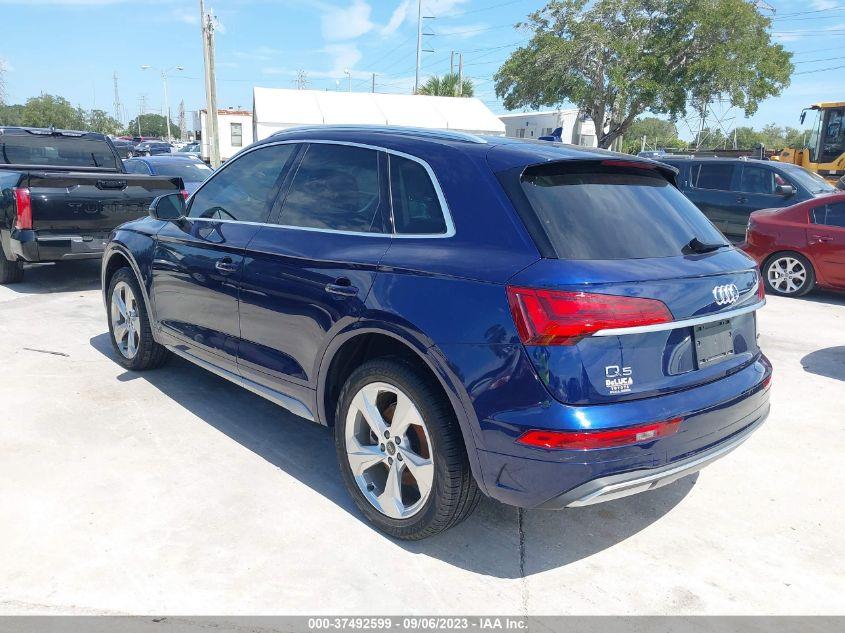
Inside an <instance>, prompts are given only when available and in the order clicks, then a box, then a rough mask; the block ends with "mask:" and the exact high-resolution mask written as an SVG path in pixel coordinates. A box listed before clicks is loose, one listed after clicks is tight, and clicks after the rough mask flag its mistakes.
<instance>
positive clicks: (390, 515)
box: [335, 358, 481, 540]
mask: <svg viewBox="0 0 845 633" xmlns="http://www.w3.org/2000/svg"><path fill="white" fill-rule="evenodd" d="M335 446H336V449H337V457H338V460H339V462H340V470H341V473H342V475H343V481H344V484H345V485H346V488H347V490H348V491H349V493H350V494H351V495H352V498H353V499H354V501H355V504H356V505H357V506H358V508H359V509H360V510H361V512H362V513H363V514H364V515H365V516H366V517H367V519H368V520H369V521H370V522H371V523H373V524H374V525H375V526H376V527H377V528H378V529H379V530H381V531H383V532H385V533H387V534H389V535H391V536H394V537H396V538H400V539H405V540H418V539H422V538H426V537H428V536H432V535H434V534H437V533H438V532H441V531H443V530H445V529H447V528H450V527H452V526H453V525H455V524H457V523H459V522H461V521H463V520H464V519H465V518H466V517H467V516H469V514H470V513H471V512H472V511H473V510H474V509H475V507H476V505H478V501H479V500H480V498H481V492H480V491H479V490H478V486H477V485H476V483H475V479H473V476H472V472H471V471H470V467H469V461H468V459H467V454H466V448H465V446H464V443H463V438H462V436H461V431H460V428H459V427H458V421H457V419H456V417H455V412H454V410H453V409H452V406H451V404H450V403H449V400H448V399H447V398H446V396H445V395H444V394H443V393H442V391H441V390H440V389H439V388H438V386H437V385H435V384H434V383H433V380H432V379H431V378H430V377H429V376H427V375H426V374H424V373H423V372H421V371H420V370H419V369H418V368H417V367H415V366H414V365H413V364H411V363H409V362H408V361H405V360H403V359H399V358H381V359H376V360H372V361H369V362H367V363H365V364H364V365H362V366H361V367H359V368H358V369H357V370H355V371H354V372H353V373H352V375H351V376H350V377H349V379H348V380H347V381H346V384H345V385H344V387H343V389H342V391H341V393H340V397H339V398H338V405H337V414H336V417H335Z"/></svg>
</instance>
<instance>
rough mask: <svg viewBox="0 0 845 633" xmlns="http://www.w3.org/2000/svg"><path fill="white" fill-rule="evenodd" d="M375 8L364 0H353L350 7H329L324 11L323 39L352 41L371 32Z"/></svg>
mask: <svg viewBox="0 0 845 633" xmlns="http://www.w3.org/2000/svg"><path fill="white" fill-rule="evenodd" d="M372 10H373V8H372V7H371V6H370V5H369V4H367V3H366V2H364V0H352V3H351V4H350V5H349V6H348V7H334V6H327V7H325V8H324V9H323V16H322V30H323V37H324V38H325V39H326V40H328V41H343V40H351V39H355V38H356V37H360V36H362V35H364V34H365V33H368V32H370V31H371V30H372V29H373V27H374V26H375V25H374V24H373V23H372V22H371V21H370V14H371V13H372Z"/></svg>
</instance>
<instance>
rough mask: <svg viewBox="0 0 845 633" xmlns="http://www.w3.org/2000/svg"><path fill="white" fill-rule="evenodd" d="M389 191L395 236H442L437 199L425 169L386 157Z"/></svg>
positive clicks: (444, 226) (414, 162) (403, 159)
mask: <svg viewBox="0 0 845 633" xmlns="http://www.w3.org/2000/svg"><path fill="white" fill-rule="evenodd" d="M390 191H391V197H392V204H393V223H394V225H395V229H396V233H399V234H403V233H404V234H413V235H437V234H442V233H445V232H446V220H445V218H444V217H443V209H442V208H441V207H440V199H439V198H438V196H437V191H436V190H435V189H434V184H433V183H432V182H431V178H430V177H429V175H428V171H426V169H425V167H423V166H422V165H421V164H420V163H418V162H416V161H413V160H410V159H407V158H403V157H401V156H395V155H392V154H391V155H390Z"/></svg>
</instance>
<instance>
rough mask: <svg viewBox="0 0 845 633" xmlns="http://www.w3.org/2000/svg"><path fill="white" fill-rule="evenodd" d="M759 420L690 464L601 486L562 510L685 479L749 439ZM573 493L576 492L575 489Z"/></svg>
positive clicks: (624, 495)
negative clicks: (740, 433)
mask: <svg viewBox="0 0 845 633" xmlns="http://www.w3.org/2000/svg"><path fill="white" fill-rule="evenodd" d="M759 421H760V420H759V419H758V420H756V421H755V422H753V423H752V424H751V425H750V426H751V428H750V429H747V430H746V431H745V432H743V433H742V435H740V436H739V437H737V438H734V439H733V440H732V441H730V442H728V443H727V444H723V445H721V446H718V447H717V448H715V449H714V450H712V451H708V452H707V453H705V454H704V455H699V456H698V457H694V458H693V459H690V460H689V461H685V462H682V463H680V464H677V465H675V466H674V467H672V466H670V467H669V468H665V469H663V470H658V471H657V472H652V473H649V472H648V471H645V472H644V474H643V475H642V476H639V477H636V476H635V477H634V478H633V479H628V480H626V481H619V482H617V483H611V484H607V485H606V486H602V487H601V488H598V489H597V490H594V491H592V492H589V493H587V494H585V495H584V496H583V497H579V498H576V499H575V500H574V501H570V502H569V503H567V504H566V506H565V507H567V508H575V507H579V506H588V505H592V504H594V503H602V502H604V501H610V500H612V499H619V498H621V497H627V496H630V495H634V494H637V493H640V492H645V491H646V490H653V489H655V488H662V487H663V486H666V485H668V484H671V483H672V482H675V481H677V480H678V479H680V478H682V477H686V476H687V475H691V474H692V473H695V472H698V471H699V470H701V469H702V468H704V467H705V466H708V465H709V464H711V463H712V462H715V461H716V460H717V459H720V458H722V457H724V456H725V455H727V454H728V453H730V452H731V451H732V450H734V449H735V448H737V447H738V446H739V445H740V444H742V443H743V442H745V440H747V439H748V438H749V437H751V434H752V433H753V432H754V431H756V430H757V427H758V426H759V424H758V423H759ZM640 472H643V471H640ZM629 474H631V475H636V474H637V471H634V472H633V473H629ZM573 492H577V489H576V490H575V491H573ZM567 496H568V495H567Z"/></svg>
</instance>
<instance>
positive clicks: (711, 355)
mask: <svg viewBox="0 0 845 633" xmlns="http://www.w3.org/2000/svg"><path fill="white" fill-rule="evenodd" d="M693 341H694V343H695V359H696V361H697V363H698V368H699V369H702V368H704V367H709V366H710V365H715V364H716V363H721V362H722V361H724V360H727V359H728V358H730V357H731V356H733V355H734V337H733V328H732V327H731V320H730V319H721V320H719V321H713V322H712V323H705V324H703V325H696V326H695V328H694V329H693Z"/></svg>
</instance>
